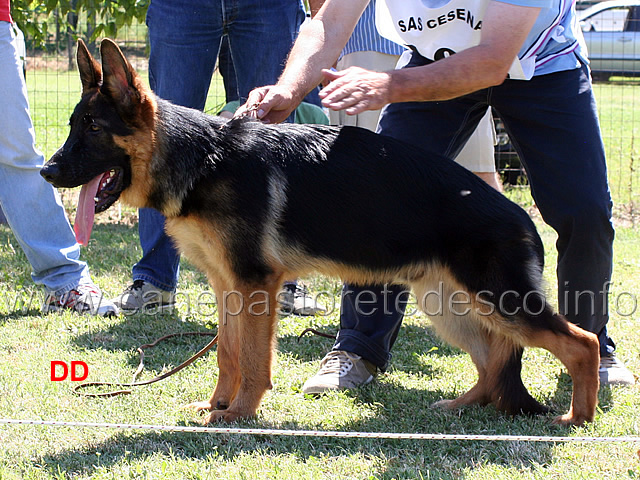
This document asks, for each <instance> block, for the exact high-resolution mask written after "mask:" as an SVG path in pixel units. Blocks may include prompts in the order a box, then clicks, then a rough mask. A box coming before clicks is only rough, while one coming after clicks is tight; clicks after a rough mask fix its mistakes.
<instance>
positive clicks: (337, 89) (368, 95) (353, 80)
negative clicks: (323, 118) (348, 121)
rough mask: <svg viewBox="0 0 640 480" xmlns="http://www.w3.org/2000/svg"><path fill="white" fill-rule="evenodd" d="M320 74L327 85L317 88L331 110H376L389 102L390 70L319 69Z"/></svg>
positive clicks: (350, 113) (358, 68)
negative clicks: (388, 71)
mask: <svg viewBox="0 0 640 480" xmlns="http://www.w3.org/2000/svg"><path fill="white" fill-rule="evenodd" d="M322 75H323V76H324V78H325V80H326V81H327V82H328V85H327V86H326V87H325V88H323V89H322V90H321V91H320V99H321V100H322V105H323V106H324V107H327V108H330V109H331V110H345V111H346V113H347V114H348V115H357V114H359V113H362V112H364V111H365V110H378V109H380V108H382V107H384V106H385V105H386V104H387V103H389V102H390V99H391V74H390V73H386V72H372V71H370V70H365V69H364V68H360V67H349V68H347V69H346V70H341V71H338V72H336V71H332V70H322ZM323 83H324V82H323Z"/></svg>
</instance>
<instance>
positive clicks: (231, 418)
mask: <svg viewBox="0 0 640 480" xmlns="http://www.w3.org/2000/svg"><path fill="white" fill-rule="evenodd" d="M254 415H255V414H246V413H240V412H234V411H232V410H213V411H212V412H211V413H210V414H209V415H207V416H206V417H204V419H203V420H202V423H203V424H204V425H207V424H210V423H220V422H225V423H231V422H235V421H236V420H240V419H242V418H250V417H253V416H254Z"/></svg>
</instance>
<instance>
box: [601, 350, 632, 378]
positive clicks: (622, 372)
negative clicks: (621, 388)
mask: <svg viewBox="0 0 640 480" xmlns="http://www.w3.org/2000/svg"><path fill="white" fill-rule="evenodd" d="M598 375H599V377H600V385H633V384H634V383H636V379H635V377H634V375H633V373H631V371H630V370H629V369H628V368H627V367H625V366H624V363H622V362H621V361H620V360H618V359H617V358H616V356H615V355H609V356H606V357H600V369H599V370H598Z"/></svg>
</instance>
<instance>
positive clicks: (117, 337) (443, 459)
mask: <svg viewBox="0 0 640 480" xmlns="http://www.w3.org/2000/svg"><path fill="white" fill-rule="evenodd" d="M73 78H75V76H74V75H71V76H69V77H66V74H61V76H60V78H59V79H58V80H59V81H60V82H62V83H63V84H64V85H67V86H66V87H64V88H67V89H68V91H69V92H73V91H75V93H74V94H73V103H75V100H76V98H77V95H78V94H77V92H78V91H79V90H78V88H79V87H78V85H77V83H76V84H74V81H75V80H73ZM29 81H30V88H31V94H32V103H34V99H35V103H34V104H39V103H40V102H42V101H43V100H42V99H45V100H46V101H48V102H50V105H51V107H50V108H49V109H48V111H49V113H47V115H49V114H53V113H52V112H55V115H57V116H59V122H60V124H61V125H64V124H66V119H67V118H68V116H69V114H70V111H71V108H72V103H68V104H65V103H64V102H65V101H63V100H61V99H59V98H55V96H53V95H50V94H49V93H47V92H49V90H48V89H46V88H44V87H39V86H38V85H39V84H38V83H37V82H38V78H37V77H36V76H35V75H32V76H31V78H30V80H29ZM65 82H66V83H65ZM634 88H637V87H634ZM215 101H218V100H217V98H214V99H213V100H212V102H215ZM612 110H615V108H613V109H612ZM38 115H39V113H38V110H37V109H35V110H34V118H35V119H36V124H37V129H38V130H37V134H38V137H39V138H40V141H42V137H45V136H47V135H49V136H50V137H51V138H53V137H55V139H56V140H55V143H57V144H58V145H59V144H60V143H61V142H62V140H63V139H64V137H65V136H66V128H64V127H63V128H60V127H56V126H53V127H51V129H50V130H47V131H46V132H43V131H42V130H41V127H39V126H38V125H40V124H41V123H40V121H39V120H38ZM45 123H46V122H45ZM622 123H627V121H626V120H623V121H622ZM636 123H637V119H636ZM42 124H43V125H44V123H42ZM603 125H604V123H603ZM634 125H635V124H634ZM620 128H622V127H620ZM625 128H627V127H625ZM631 128H638V127H637V126H632V127H631ZM625 131H626V130H625ZM625 135H626V134H625ZM47 148H50V147H47ZM608 148H610V147H608ZM625 148H627V150H625V151H626V152H628V151H629V150H628V147H625ZM634 148H635V147H634ZM45 150H46V149H45ZM632 151H633V150H632ZM47 153H48V154H50V153H51V151H49V152H47ZM625 155H628V154H627V153H625ZM621 168H622V170H612V171H614V172H617V171H620V172H621V173H620V174H619V177H620V178H622V177H624V168H626V167H621ZM632 173H633V172H632ZM620 184H621V185H623V186H622V187H619V188H620V192H622V193H621V194H624V192H625V189H624V181H623V180H620ZM635 185H636V186H635V190H633V189H632V190H631V192H632V193H633V192H634V191H637V185H638V184H637V183H636V184H635ZM509 194H510V195H511V196H512V198H514V199H516V200H518V201H519V202H520V203H522V204H524V205H525V206H526V205H527V204H529V203H530V200H528V197H527V195H526V193H523V191H522V190H516V191H515V193H514V192H510V193H509ZM614 194H615V190H614ZM635 194H636V195H637V193H635ZM623 220H624V221H622V222H621V223H620V225H619V226H618V230H617V237H616V242H615V266H614V272H615V273H614V284H613V287H612V289H611V297H612V302H611V317H612V318H611V321H610V324H609V325H610V332H611V334H612V336H613V338H614V339H615V340H616V342H617V344H618V354H619V356H620V358H621V359H622V360H624V361H625V363H626V364H627V365H628V366H629V367H630V368H631V369H632V370H633V371H634V372H640V329H639V328H638V319H639V318H640V312H639V311H638V308H639V307H638V302H637V299H638V295H639V293H640V292H639V289H638V278H640V260H639V259H640V232H639V231H638V230H637V229H634V228H633V226H632V225H631V224H630V222H628V221H627V219H626V218H625V219H623ZM536 221H537V223H538V226H539V230H540V233H541V235H542V237H543V240H544V242H545V246H546V250H547V262H546V263H547V267H546V270H545V279H546V282H547V284H548V290H549V294H550V297H551V298H552V299H553V298H555V295H554V293H553V290H554V289H555V248H554V242H555V234H554V233H553V232H552V231H551V230H550V229H549V228H548V227H546V226H545V225H543V224H542V223H541V222H540V221H539V220H536ZM82 255H83V258H84V259H86V260H88V261H89V263H90V265H91V268H92V273H93V276H94V279H95V281H96V283H98V284H99V286H100V287H101V288H102V289H103V291H105V293H106V294H107V295H116V294H119V293H120V291H121V290H122V288H123V287H124V286H125V285H126V284H127V283H128V282H129V275H130V267H131V265H132V264H133V263H134V262H135V261H136V260H137V259H138V258H139V256H140V247H139V243H138V238H137V228H136V222H135V214H134V212H133V211H131V210H129V209H126V208H123V209H122V211H121V212H120V213H118V211H117V210H114V213H111V214H110V216H105V215H102V216H100V223H99V224H98V225H96V227H95V229H94V233H93V237H92V240H91V242H90V244H89V246H88V247H86V248H83V252H82ZM0 265H1V267H0V418H19V419H42V420H60V421H76V422H110V423H133V424H164V425H192V424H195V423H196V422H197V421H198V419H199V418H200V416H199V415H198V414H195V413H193V412H190V411H187V410H184V409H183V408H182V406H183V405H185V404H187V403H189V402H192V401H196V400H203V399H207V398H208V397H209V396H210V395H211V392H212V389H213V386H214V384H215V381H216V378H217V365H216V358H215V354H214V353H213V352H212V353H210V354H208V355H206V356H205V357H203V358H201V359H199V360H198V361H196V362H195V363H194V364H193V365H191V366H190V367H188V368H186V369H185V370H183V371H181V372H179V373H178V374H176V375H175V376H172V377H170V378H168V379H166V380H164V381H162V382H160V383H156V384H154V385H151V386H148V387H139V388H138V389H136V390H134V392H133V394H132V395H127V396H120V397H114V398H106V399H104V398H98V399H92V398H84V397H79V396H76V395H75V394H74V393H73V392H72V387H73V384H72V383H71V382H69V381H64V382H52V381H51V380H50V377H49V375H50V364H51V361H52V360H63V361H67V362H70V361H72V360H76V361H78V360H80V361H84V362H86V363H87V365H88V367H89V377H88V379H87V380H89V381H101V380H104V381H111V380H115V381H122V382H127V381H129V380H130V378H131V376H132V374H133V372H134V370H135V369H136V367H137V364H138V358H137V355H136V353H135V349H136V347H137V346H139V345H141V344H144V343H148V342H150V341H153V340H154V339H156V338H158V337H160V336H162V335H165V334H168V333H176V332H181V331H194V330H195V331H215V329H216V323H217V318H216V316H215V305H213V304H212V297H211V294H210V291H209V289H208V287H207V286H206V281H205V278H204V276H203V275H202V274H201V273H200V272H198V271H196V270H195V269H194V268H193V267H192V266H191V265H190V264H189V263H188V262H186V261H185V262H183V264H182V270H181V276H180V287H179V299H180V302H181V303H180V305H179V306H178V309H177V311H176V312H175V313H174V314H167V315H144V314H139V315H134V316H120V317H117V318H111V319H103V318H99V317H91V316H79V315H74V314H71V313H64V314H52V315H46V316H43V315H41V314H40V313H39V302H41V301H42V299H43V294H42V292H40V291H39V290H38V289H37V288H36V287H34V286H33V283H32V281H31V279H30V275H29V267H28V263H27V261H26V258H25V256H24V255H23V253H22V251H21V250H20V248H19V246H18V244H17V242H16V240H15V238H14V237H13V235H12V233H11V232H10V231H9V229H8V228H7V227H0ZM304 282H305V283H306V284H307V285H308V286H309V288H310V290H311V291H312V292H327V295H328V296H327V297H325V300H326V303H328V305H329V306H331V305H332V304H333V305H335V308H333V311H332V312H331V313H330V314H329V315H326V316H317V317H312V318H303V317H292V316H289V317H283V318H282V319H281V322H280V329H279V334H278V336H279V345H278V351H277V361H276V365H275V368H274V379H273V383H274V388H273V390H271V391H270V392H268V393H267V395H266V396H265V399H264V401H263V404H262V407H261V408H260V410H259V414H258V417H257V418H256V419H253V420H247V421H242V422H239V423H238V424H237V425H236V426H240V427H257V428H260V427H263V428H278V429H319V430H344V431H373V432H423V433H457V434H517V435H563V436H564V435H568V436H583V435H587V436H623V435H625V436H626V435H640V416H638V413H637V411H638V406H639V405H640V387H639V386H638V385H636V386H633V387H626V388H624V387H617V388H616V387H614V388H602V389H601V391H600V394H599V408H598V412H597V416H596V420H595V422H593V423H592V424H590V425H587V426H585V427H581V428H560V427H555V426H552V425H551V423H550V422H551V419H552V417H553V414H550V415H547V416H539V417H532V418H529V417H517V418H511V417H507V416H505V415H502V414H500V413H498V412H496V411H495V409H494V408H493V407H487V408H479V407H474V408H467V409H463V410H460V411H454V412H445V411H439V410H434V409H431V408H429V405H430V404H432V403H433V402H435V401H437V400H439V399H441V398H453V397H455V396H456V395H460V394H461V393H463V392H464V391H466V390H467V389H469V388H470V387H471V386H472V385H473V384H474V383H475V368H474V367H473V365H472V363H471V361H470V359H469V357H468V356H467V355H466V354H464V353H463V352H461V351H459V350H457V349H454V348H451V347H449V346H447V345H446V344H444V343H442V342H441V341H440V340H439V339H438V338H436V337H435V335H434V334H433V332H432V330H431V328H430V323H429V320H428V319H427V318H425V317H424V316H422V315H410V316H408V317H407V319H406V321H405V322H404V324H403V327H402V330H401V332H400V334H399V337H398V342H397V343H396V346H395V347H394V351H393V355H394V356H393V359H392V362H391V368H390V369H389V370H388V371H387V372H386V373H384V374H382V375H380V376H379V377H378V379H377V380H376V381H375V382H373V383H372V384H370V385H368V386H365V387H362V388H360V389H358V390H356V391H352V392H339V393H334V394H330V395H327V396H324V397H321V398H311V397H305V396H304V395H303V394H302V393H301V388H302V384H303V383H304V381H305V379H306V378H308V377H309V376H311V375H313V374H314V373H315V371H316V369H317V366H318V363H319V361H320V359H321V358H322V357H323V356H324V354H325V352H326V351H327V349H328V348H330V346H331V345H332V341H331V340H329V339H324V338H320V337H304V338H303V339H301V340H300V341H298V339H297V337H298V334H299V333H300V332H301V331H302V330H303V329H304V328H306V327H309V326H313V327H314V328H317V329H319V330H321V331H324V332H327V333H333V332H335V331H336V329H337V325H338V314H337V311H336V310H337V307H338V305H339V299H338V293H339V290H340V283H339V281H338V280H337V279H330V278H325V277H320V276H313V277H309V278H306V279H304ZM206 342H207V340H206V339H201V340H200V339H199V340H193V339H190V340H188V341H186V340H185V341H174V342H169V343H167V344H163V345H161V346H159V347H157V348H156V349H154V350H152V351H150V352H148V353H147V358H146V365H147V369H146V371H145V372H144V374H143V379H148V378H151V377H152V376H154V375H156V374H159V373H161V372H163V371H166V370H167V369H169V368H171V367H173V366H175V365H177V364H179V363H180V362H182V361H183V360H184V359H186V358H188V357H189V356H190V355H191V354H193V353H194V352H195V351H196V350H197V349H198V348H200V347H201V346H203V345H204V344H205V343H206ZM523 377H524V379H525V384H526V385H527V387H528V388H529V390H530V391H531V393H532V395H533V396H534V397H535V398H537V399H538V400H539V401H541V402H543V403H545V404H547V405H549V406H551V407H552V408H553V410H554V414H557V413H561V412H564V411H566V409H567V408H568V405H569V402H570V395H571V382H570V379H569V377H568V375H567V374H566V371H565V369H564V368H563V367H562V365H561V364H560V363H559V362H558V361H557V360H556V359H555V358H553V357H552V356H551V355H550V354H548V353H547V352H546V351H542V350H538V349H529V350H527V351H526V353H525V359H524V366H523ZM0 445H1V446H2V448H0V480H4V479H48V478H51V479H66V478H73V479H123V478H125V479H205V478H207V479H208V478H211V479H217V478H222V479H256V478H274V479H275V478H283V479H284V478H287V479H288V478H304V479H330V478H332V479H346V478H348V479H382V478H384V479H392V478H411V479H413V478H415V479H426V478H434V479H436V478H437V479H441V478H443V479H460V478H465V479H486V480H493V479H509V480H511V479H563V480H564V479H587V478H588V479H605V478H606V479H622V478H640V459H639V457H638V448H640V445H639V444H638V443H607V444H604V443H575V442H566V443H559V444H548V443H530V442H469V441H416V440H376V439H335V438H319V437H313V438H311V437H310V438H307V437H278V436H274V437H270V436H239V435H232V434H219V435H212V434H194V433H166V432H165V433H158V432H149V431H120V430H111V429H84V428H73V427H37V426H0Z"/></svg>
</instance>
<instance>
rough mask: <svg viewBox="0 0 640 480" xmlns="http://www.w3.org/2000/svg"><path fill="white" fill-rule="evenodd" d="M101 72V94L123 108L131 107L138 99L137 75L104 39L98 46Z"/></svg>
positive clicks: (112, 43) (119, 51)
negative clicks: (102, 73) (102, 74)
mask: <svg viewBox="0 0 640 480" xmlns="http://www.w3.org/2000/svg"><path fill="white" fill-rule="evenodd" d="M100 55H101V56H102V70H103V72H104V77H103V83H102V87H101V92H102V93H104V94H105V95H108V96H109V97H111V98H113V99H114V100H115V101H116V103H118V104H119V105H121V106H124V107H131V106H133V104H134V101H135V100H138V101H139V99H140V93H139V91H138V85H137V83H138V82H136V80H137V74H136V72H135V71H134V69H133V67H132V66H131V65H130V64H129V62H128V61H127V59H126V58H125V57H124V55H123V54H122V51H121V50H120V48H119V47H118V45H116V44H115V43H114V42H113V41H112V40H109V39H108V38H105V39H104V40H102V43H101V44H100Z"/></svg>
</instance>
